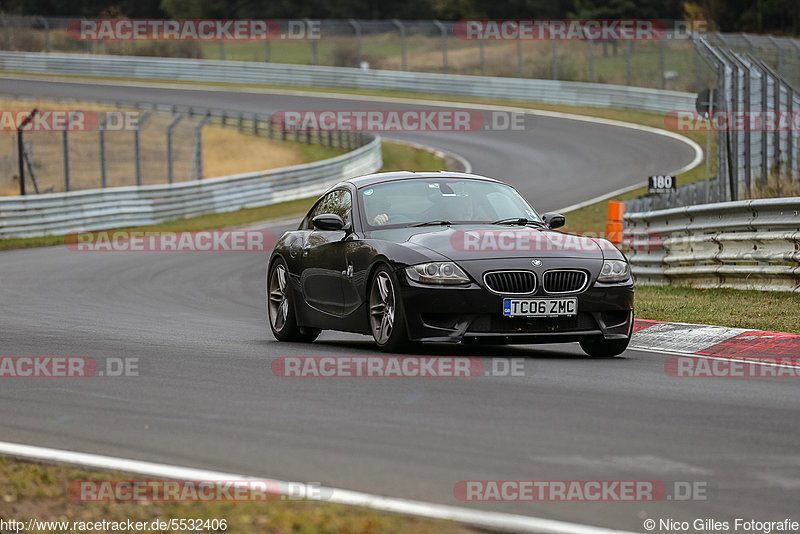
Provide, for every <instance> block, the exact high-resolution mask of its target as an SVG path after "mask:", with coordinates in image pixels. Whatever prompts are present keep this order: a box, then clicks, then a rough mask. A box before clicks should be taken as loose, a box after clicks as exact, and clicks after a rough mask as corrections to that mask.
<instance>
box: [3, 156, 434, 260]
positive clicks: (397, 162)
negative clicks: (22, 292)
mask: <svg viewBox="0 0 800 534" xmlns="http://www.w3.org/2000/svg"><path fill="white" fill-rule="evenodd" d="M303 149H304V150H307V151H309V152H311V153H313V154H314V155H315V156H320V157H322V156H321V154H325V153H327V152H328V151H332V153H331V155H337V154H338V153H339V149H331V148H328V147H324V146H319V145H307V146H306V145H303ZM382 149H383V167H382V168H381V171H395V170H417V171H437V170H442V169H443V168H444V161H443V160H442V159H441V158H439V157H437V156H435V155H434V154H432V153H430V152H428V151H427V150H421V149H418V148H414V147H410V146H407V145H402V144H397V143H392V142H383V144H382ZM325 157H330V156H325ZM315 159H319V157H316V158H315ZM316 199H317V197H316V196H314V197H309V198H303V199H299V200H292V201H289V202H281V203H278V204H272V205H270V206H264V207H260V208H248V209H242V210H237V211H231V212H227V213H212V214H209V215H201V216H199V217H192V218H189V219H178V220H174V221H169V222H165V223H161V224H156V225H150V226H137V227H132V228H124V229H125V230H131V231H149V232H157V231H164V232H194V231H200V230H209V229H213V228H227V227H232V226H240V225H244V224H250V223H254V222H259V221H264V220H268V219H277V218H281V217H288V216H291V215H299V214H301V213H305V212H306V211H308V210H309V209H310V208H311V205H312V204H313V203H314V201H315V200H316ZM63 244H64V236H63V235H50V236H41V237H20V238H8V239H0V250H4V249H15V248H31V247H45V246H55V245H63Z"/></svg>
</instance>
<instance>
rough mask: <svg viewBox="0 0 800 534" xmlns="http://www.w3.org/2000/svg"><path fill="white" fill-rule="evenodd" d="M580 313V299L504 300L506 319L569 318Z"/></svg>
mask: <svg viewBox="0 0 800 534" xmlns="http://www.w3.org/2000/svg"><path fill="white" fill-rule="evenodd" d="M577 313H578V299H576V298H569V299H503V315H505V316H506V317H568V316H571V315H576V314H577Z"/></svg>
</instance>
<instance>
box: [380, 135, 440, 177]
mask: <svg viewBox="0 0 800 534" xmlns="http://www.w3.org/2000/svg"><path fill="white" fill-rule="evenodd" d="M382 149H383V168H382V169H381V172H389V171H408V170H419V171H442V170H445V164H444V163H445V162H444V160H442V158H440V157H438V156H436V155H434V154H433V153H431V152H428V151H427V150H420V149H418V148H414V147H413V146H408V145H403V144H400V143H387V142H384V143H383V144H382Z"/></svg>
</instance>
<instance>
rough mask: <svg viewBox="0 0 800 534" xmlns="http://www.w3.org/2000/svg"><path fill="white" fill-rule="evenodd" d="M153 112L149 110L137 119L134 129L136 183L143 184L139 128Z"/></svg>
mask: <svg viewBox="0 0 800 534" xmlns="http://www.w3.org/2000/svg"><path fill="white" fill-rule="evenodd" d="M151 113H152V112H151V111H148V112H147V113H145V114H144V115H142V117H141V118H140V119H139V120H138V121H137V123H136V129H135V130H134V131H133V153H134V156H135V158H136V185H142V157H141V151H140V145H139V130H140V129H141V127H142V126H144V123H145V122H147V119H149V118H150V114H151Z"/></svg>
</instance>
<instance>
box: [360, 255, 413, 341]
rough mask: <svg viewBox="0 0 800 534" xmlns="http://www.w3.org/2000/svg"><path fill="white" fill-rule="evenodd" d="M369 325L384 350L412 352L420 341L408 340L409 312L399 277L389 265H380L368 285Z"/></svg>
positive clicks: (373, 336) (373, 335)
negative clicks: (400, 288) (401, 293)
mask: <svg viewBox="0 0 800 534" xmlns="http://www.w3.org/2000/svg"><path fill="white" fill-rule="evenodd" d="M369 287H370V289H369V297H368V299H369V300H368V302H367V303H368V308H367V312H368V313H369V317H368V318H367V319H368V320H369V329H370V332H372V338H373V339H374V340H375V343H376V344H377V345H378V349H379V350H380V351H381V352H409V351H411V350H413V349H414V348H415V347H417V346H418V345H419V343H413V342H411V341H409V339H408V334H407V333H406V315H405V310H404V309H403V299H402V298H401V297H400V295H399V293H398V290H399V284H398V283H397V277H395V275H394V273H392V271H390V270H389V268H388V267H386V266H381V267H378V270H377V271H376V272H375V275H374V276H373V277H372V281H371V282H370V285H369Z"/></svg>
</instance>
